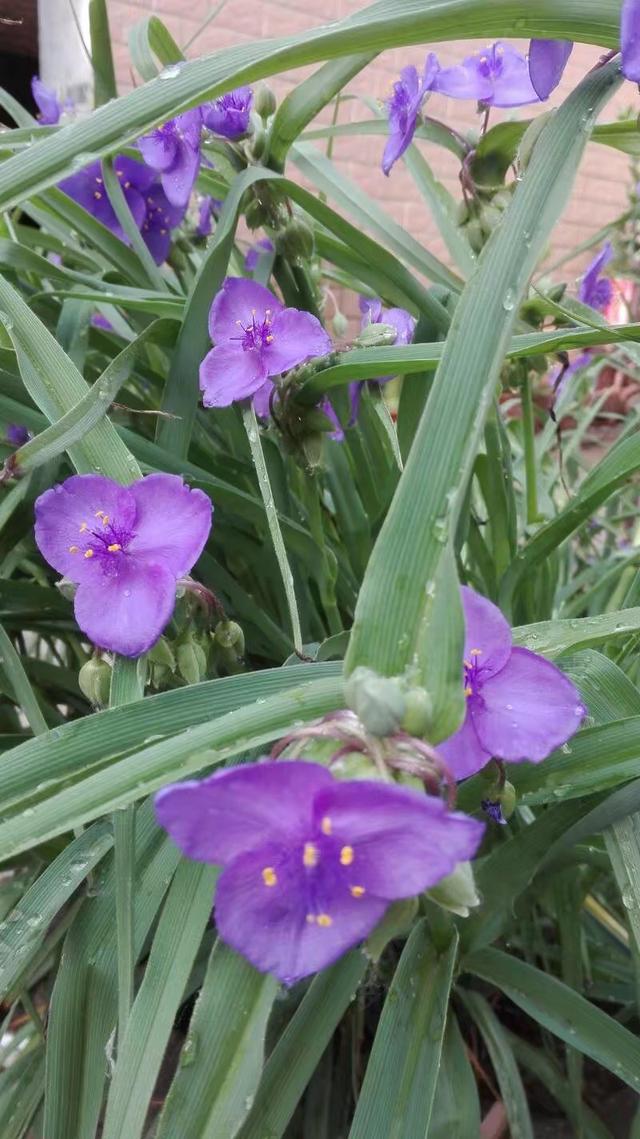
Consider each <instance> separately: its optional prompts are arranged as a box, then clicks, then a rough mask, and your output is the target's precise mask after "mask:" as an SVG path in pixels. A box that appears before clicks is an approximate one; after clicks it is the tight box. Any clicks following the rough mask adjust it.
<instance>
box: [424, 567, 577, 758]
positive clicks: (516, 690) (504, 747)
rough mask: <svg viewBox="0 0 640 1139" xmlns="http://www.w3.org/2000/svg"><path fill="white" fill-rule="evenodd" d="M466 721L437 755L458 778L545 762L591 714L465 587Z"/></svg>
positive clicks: (482, 599) (493, 610)
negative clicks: (498, 764)
mask: <svg viewBox="0 0 640 1139" xmlns="http://www.w3.org/2000/svg"><path fill="white" fill-rule="evenodd" d="M462 603H463V607H464V615H465V624H466V637H465V648H464V685H465V695H466V697H467V714H466V717H465V721H464V723H463V725H462V727H461V728H459V729H458V731H457V732H456V733H455V735H453V736H451V737H450V739H448V740H446V741H445V742H444V743H441V744H438V751H439V752H440V754H441V755H442V757H443V759H444V760H445V762H446V763H447V764H448V765H449V767H450V768H451V770H452V772H453V774H454V775H455V777H456V779H465V778H466V777H467V776H468V775H473V774H474V772H475V771H479V770H480V768H482V767H484V766H485V764H486V763H488V762H489V760H490V759H491V758H492V757H494V756H495V757H496V758H497V759H504V760H508V761H509V762H511V763H518V762H520V761H522V760H525V759H528V760H531V761H532V762H533V763H539V762H540V760H542V759H546V757H547V756H548V755H549V754H550V753H551V752H552V751H553V750H554V748H556V747H560V745H561V744H563V743H566V741H567V740H568V739H570V737H571V736H572V735H573V734H574V732H576V731H577V730H578V728H579V727H580V723H581V721H582V718H583V716H584V715H585V713H586V709H585V707H584V705H583V704H582V702H581V699H580V694H579V692H578V690H577V689H576V688H575V686H574V685H573V684H572V682H571V681H570V680H569V679H568V677H566V676H565V675H564V673H563V672H561V671H560V669H559V668H556V666H555V665H554V664H551V663H550V661H548V660H545V658H544V657H541V656H539V655H538V654H537V653H532V652H529V650H528V649H520V648H514V647H513V644H512V641H511V629H510V628H509V625H508V623H507V621H506V620H505V618H504V617H503V616H502V613H501V612H500V610H499V609H498V608H497V606H496V605H492V603H491V602H490V601H487V599H486V598H485V597H481V596H480V595H479V594H478V593H474V591H473V590H472V589H467V588H463V590H462Z"/></svg>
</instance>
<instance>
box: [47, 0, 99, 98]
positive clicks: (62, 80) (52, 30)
mask: <svg viewBox="0 0 640 1139" xmlns="http://www.w3.org/2000/svg"><path fill="white" fill-rule="evenodd" d="M72 4H73V9H72V7H71V5H72ZM74 10H75V14H76V18H77V24H79V25H80V28H81V29H82V39H83V40H84V43H85V44H86V45H87V48H88V46H89V0H38V39H39V48H40V78H41V79H42V81H43V83H46V85H47V87H52V88H53V89H54V91H55V92H56V94H57V96H58V98H59V99H61V100H65V99H72V100H73V102H74V103H75V105H76V107H79V108H81V109H83V108H89V107H90V106H91V105H92V93H93V73H92V70H91V63H90V61H89V58H88V56H87V52H86V50H85V48H84V47H83V44H82V39H81V38H80V34H79V32H78V26H77V24H76V19H74V15H73V12H74Z"/></svg>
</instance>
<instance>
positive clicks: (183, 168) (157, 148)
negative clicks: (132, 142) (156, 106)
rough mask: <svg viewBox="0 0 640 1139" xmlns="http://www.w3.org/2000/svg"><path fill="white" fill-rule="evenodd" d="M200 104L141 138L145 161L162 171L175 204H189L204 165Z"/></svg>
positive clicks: (171, 201) (139, 143)
mask: <svg viewBox="0 0 640 1139" xmlns="http://www.w3.org/2000/svg"><path fill="white" fill-rule="evenodd" d="M201 129H202V115H201V112H200V108H199V107H197V108H195V109H194V110H192V111H185V113H184V114H183V115H178V116H177V117H176V118H175V119H169V121H168V122H167V123H164V124H163V125H162V126H161V127H158V129H157V130H154V131H152V132H151V134H146V135H143V136H142V138H140V139H138V146H139V147H140V152H141V154H142V157H143V158H144V160H145V162H147V163H148V165H149V166H151V167H152V169H153V170H157V171H158V173H159V174H160V180H161V182H162V188H163V190H164V192H165V194H166V195H167V198H168V199H169V201H170V203H171V205H172V206H186V205H187V203H188V201H189V197H190V195H191V191H192V189H193V186H194V183H195V180H196V178H197V177H198V171H199V169H200V134H201Z"/></svg>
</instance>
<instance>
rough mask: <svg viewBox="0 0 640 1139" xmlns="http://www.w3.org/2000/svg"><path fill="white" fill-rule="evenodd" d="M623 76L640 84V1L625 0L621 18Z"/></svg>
mask: <svg viewBox="0 0 640 1139" xmlns="http://www.w3.org/2000/svg"><path fill="white" fill-rule="evenodd" d="M620 43H621V45H622V74H623V75H624V76H625V77H626V78H627V79H630V80H631V82H632V83H640V0H624V3H623V5H622V13H621V16H620Z"/></svg>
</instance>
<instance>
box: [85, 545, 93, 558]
mask: <svg viewBox="0 0 640 1139" xmlns="http://www.w3.org/2000/svg"><path fill="white" fill-rule="evenodd" d="M84 556H85V558H92V557H93V550H92V549H91V547H89V549H88V550H85V552H84Z"/></svg>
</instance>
